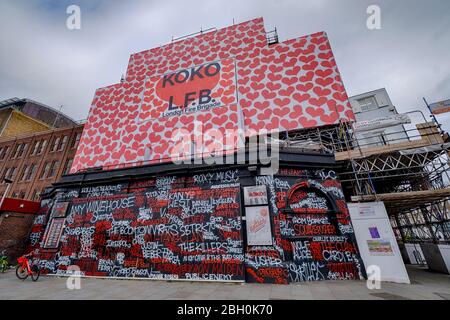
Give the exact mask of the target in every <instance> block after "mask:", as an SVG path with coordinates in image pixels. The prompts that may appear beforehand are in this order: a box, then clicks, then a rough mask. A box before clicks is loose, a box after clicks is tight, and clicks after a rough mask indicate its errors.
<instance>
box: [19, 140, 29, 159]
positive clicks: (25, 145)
mask: <svg viewBox="0 0 450 320" xmlns="http://www.w3.org/2000/svg"><path fill="white" fill-rule="evenodd" d="M27 147H28V144H26V143H22V144H21V145H20V147H19V149H18V150H17V155H16V158H22V156H23V155H24V153H26V150H27Z"/></svg>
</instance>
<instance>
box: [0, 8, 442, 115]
mask: <svg viewBox="0 0 450 320" xmlns="http://www.w3.org/2000/svg"><path fill="white" fill-rule="evenodd" d="M374 3H375V4H378V5H379V6H380V8H381V13H382V29H381V30H374V31H370V30H368V29H367V28H366V19H367V14H366V9H367V7H368V6H369V5H371V4H374ZM70 4H78V5H79V6H80V7H81V10H82V29H81V30H80V31H70V30H68V29H66V27H65V22H66V18H67V14H66V12H65V11H66V7H67V6H68V5H70ZM448 12H450V1H447V0H441V1H438V0H434V1H419V0H397V1H387V0H379V1H373V0H370V1H369V0H342V1H332V0H310V1H298V0H273V1H261V0H248V1H242V0H229V1H207V0H204V1H200V0H197V1H170V0H169V1H144V0H134V1H119V0H82V1H75V0H73V1H71V0H62V1H56V0H35V1H25V0H18V1H1V2H0V40H1V43H2V50H0V99H6V98H10V97H15V96H18V97H29V98H32V99H34V100H38V101H42V102H44V103H47V104H49V105H51V106H58V105H60V104H63V105H64V109H63V111H64V112H66V113H67V114H68V115H70V116H72V117H74V118H78V119H82V118H86V116H87V113H88V110H89V107H90V103H91V99H92V96H93V94H94V91H95V89H96V88H98V87H102V86H106V85H109V84H113V83H117V82H118V81H119V79H120V77H121V76H122V74H123V73H125V71H126V66H127V63H128V59H129V55H130V54H131V53H133V52H139V51H142V50H146V49H149V48H152V47H156V46H159V45H162V44H166V43H169V42H170V40H171V38H172V36H181V35H184V34H188V33H192V32H196V31H199V30H200V28H208V27H214V26H215V27H224V26H227V25H230V24H232V22H233V19H234V20H235V22H241V21H245V20H249V19H252V18H255V17H259V16H262V17H264V19H265V23H266V29H267V30H272V29H273V28H274V27H277V29H278V33H279V35H280V38H281V39H282V40H286V39H289V38H295V37H299V36H302V35H305V34H309V33H313V32H317V31H326V32H327V33H328V35H329V37H330V40H331V44H332V47H333V50H334V53H335V55H336V60H337V63H338V66H339V68H340V71H341V73H342V76H343V79H344V82H345V84H346V88H347V91H348V93H349V95H355V94H358V93H362V92H365V91H370V90H373V89H377V88H380V87H386V88H387V90H388V92H389V93H390V95H391V99H392V100H393V102H394V104H395V105H396V106H397V108H398V109H399V111H400V112H404V111H406V110H410V109H416V108H421V109H422V110H425V109H424V104H423V101H422V97H423V96H425V97H427V98H428V100H429V101H435V100H441V99H445V98H450V97H449V95H450V94H449V93H450V81H449V74H450V60H449V59H448V52H449V51H450V20H449V19H448V17H447V14H448ZM443 119H444V118H443Z"/></svg>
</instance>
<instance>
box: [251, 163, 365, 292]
mask: <svg viewBox="0 0 450 320" xmlns="http://www.w3.org/2000/svg"><path fill="white" fill-rule="evenodd" d="M256 184H257V185H265V186H267V189H268V198H269V206H270V209H271V214H272V219H273V242H274V245H273V246H270V247H258V246H248V247H247V248H246V272H247V281H249V282H259V283H283V284H286V283H289V282H300V281H313V280H314V281H317V280H338V279H339V280H344V279H360V278H362V277H363V276H364V274H363V273H364V271H363V267H362V261H361V258H360V256H359V253H358V250H357V247H356V240H355V237H354V233H353V229H352V226H351V221H350V216H349V213H348V209H347V206H346V203H345V200H344V195H343V192H342V189H341V185H340V183H339V181H338V180H336V174H335V173H334V172H333V171H331V170H326V171H325V170H315V171H310V170H290V169H282V170H281V171H280V175H279V176H275V177H266V176H263V177H256Z"/></svg>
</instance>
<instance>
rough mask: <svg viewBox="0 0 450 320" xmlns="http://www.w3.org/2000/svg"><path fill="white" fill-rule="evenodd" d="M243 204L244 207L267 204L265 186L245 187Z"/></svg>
mask: <svg viewBox="0 0 450 320" xmlns="http://www.w3.org/2000/svg"><path fill="white" fill-rule="evenodd" d="M244 202H245V205H246V206H258V205H264V204H268V200H267V188H266V186H255V187H245V188H244Z"/></svg>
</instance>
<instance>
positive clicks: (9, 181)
mask: <svg viewBox="0 0 450 320" xmlns="http://www.w3.org/2000/svg"><path fill="white" fill-rule="evenodd" d="M3 182H4V183H6V190H5V193H3V197H2V200H1V201H0V209H1V207H2V205H3V201H5V198H6V195H7V194H8V192H9V188H11V185H12V183H13V181H12V180H11V179H8V178H4V179H3Z"/></svg>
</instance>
